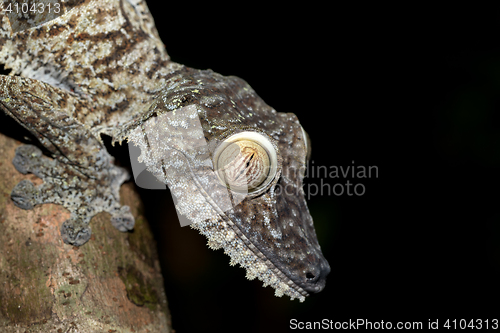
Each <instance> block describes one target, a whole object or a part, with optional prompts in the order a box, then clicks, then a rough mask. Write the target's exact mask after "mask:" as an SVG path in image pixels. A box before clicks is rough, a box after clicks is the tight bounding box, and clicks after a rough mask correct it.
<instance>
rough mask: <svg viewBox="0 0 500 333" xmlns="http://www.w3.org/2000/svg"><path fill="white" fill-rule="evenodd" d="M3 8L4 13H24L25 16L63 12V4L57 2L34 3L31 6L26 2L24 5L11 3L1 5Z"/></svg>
mask: <svg viewBox="0 0 500 333" xmlns="http://www.w3.org/2000/svg"><path fill="white" fill-rule="evenodd" d="M0 6H2V7H3V8H2V13H4V14H5V13H17V14H20V13H23V14H28V13H32V14H36V13H39V14H43V13H55V14H59V13H60V12H61V4H60V3H58V2H56V3H50V2H49V3H46V4H45V3H43V2H38V3H37V2H34V3H32V4H31V5H30V4H28V3H27V2H24V3H22V4H19V3H17V2H16V3H14V4H12V3H9V4H8V5H7V6H5V5H2V4H0Z"/></svg>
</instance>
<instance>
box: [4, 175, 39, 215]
mask: <svg viewBox="0 0 500 333" xmlns="http://www.w3.org/2000/svg"><path fill="white" fill-rule="evenodd" d="M37 195H38V189H37V188H36V187H35V185H33V183H32V182H31V181H29V180H27V179H24V180H21V181H20V182H19V183H18V184H17V185H16V187H14V189H13V190H12V192H11V193H10V197H11V199H12V201H13V202H14V204H15V205H16V206H17V207H19V208H22V209H33V207H34V206H35V205H36V197H37Z"/></svg>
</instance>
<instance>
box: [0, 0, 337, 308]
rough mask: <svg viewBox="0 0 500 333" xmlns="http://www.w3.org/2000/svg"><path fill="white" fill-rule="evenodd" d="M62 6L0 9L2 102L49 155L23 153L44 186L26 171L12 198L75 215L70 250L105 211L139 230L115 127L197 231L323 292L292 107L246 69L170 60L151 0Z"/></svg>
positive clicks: (250, 274)
mask: <svg viewBox="0 0 500 333" xmlns="http://www.w3.org/2000/svg"><path fill="white" fill-rule="evenodd" d="M59 3H60V6H61V8H60V10H61V13H60V16H58V17H55V18H51V19H50V20H47V19H45V21H44V20H43V19H42V18H39V17H31V21H30V20H29V19H25V20H24V21H23V20H22V19H19V20H18V21H15V20H13V19H12V17H9V16H7V15H2V16H0V18H1V20H0V63H3V64H5V68H6V69H10V70H11V72H10V74H9V75H1V76H0V109H2V110H3V111H4V112H5V113H6V114H7V115H9V116H10V117H12V118H14V119H15V120H16V121H17V122H18V123H19V124H21V125H22V126H23V127H24V128H26V129H27V130H28V131H30V132H31V133H32V134H33V135H34V136H35V137H36V138H37V139H38V140H39V142H40V144H41V145H42V146H43V147H45V148H46V150H47V152H48V153H47V155H50V156H46V155H44V154H43V153H42V151H41V150H40V148H38V147H37V146H35V145H23V146H20V147H19V148H17V150H16V155H15V157H14V159H13V162H12V163H13V164H14V166H15V168H16V169H17V170H18V171H19V172H21V173H23V174H27V173H32V174H34V175H36V176H37V177H39V178H41V179H42V180H43V183H42V184H41V185H38V186H35V185H34V184H33V183H32V182H31V181H29V180H22V181H21V182H20V183H19V184H17V185H16V186H15V187H14V189H13V190H12V192H11V199H12V201H13V202H14V204H15V205H16V206H17V207H19V208H21V209H32V208H33V207H34V206H35V205H40V204H44V203H56V204H60V205H63V206H64V207H65V208H66V209H68V210H69V212H70V214H71V215H70V218H69V219H68V220H66V221H65V222H64V223H63V224H62V226H61V228H60V233H61V237H62V240H63V241H64V242H65V243H67V244H71V245H75V246H82V245H84V244H85V243H86V242H87V241H88V240H89V239H90V237H91V227H90V220H91V218H92V217H93V216H94V215H96V214H97V213H99V212H103V211H105V212H109V213H110V214H111V223H112V224H113V226H115V227H116V228H117V229H119V230H120V231H123V232H127V231H130V230H133V227H134V216H133V215H132V214H131V211H130V209H129V207H127V206H123V205H121V204H120V196H119V189H120V186H121V185H122V184H123V183H124V182H125V181H127V180H128V179H129V173H128V172H127V171H126V170H125V169H123V168H121V167H119V166H117V165H115V164H114V159H113V157H112V156H111V155H110V154H109V152H108V151H107V150H106V148H105V146H104V144H103V139H102V138H103V137H104V136H109V137H111V140H112V142H113V144H122V143H123V142H129V143H132V144H133V145H135V146H138V147H139V148H141V155H140V156H139V161H140V162H142V163H144V164H145V165H146V167H147V170H148V171H150V172H151V173H152V174H153V175H154V176H155V177H156V179H157V180H158V181H160V182H162V183H163V184H166V185H168V187H169V189H170V191H171V192H172V193H173V194H174V195H175V197H176V198H177V201H176V208H177V210H178V211H179V212H180V213H181V214H182V215H183V216H185V217H186V218H187V219H188V220H189V221H190V222H191V224H190V226H191V228H193V229H195V230H198V231H199V232H200V233H201V234H202V235H204V236H205V237H206V238H207V240H208V243H207V244H208V246H209V247H210V248H211V249H223V250H224V252H225V253H226V254H227V255H228V256H229V257H230V264H231V265H236V264H239V265H240V266H241V267H243V268H244V269H245V270H246V277H247V278H248V279H255V278H258V279H259V280H261V281H262V282H263V284H264V286H271V287H272V288H274V289H275V295H276V296H279V297H281V296H283V295H287V296H289V297H290V298H291V299H292V300H293V299H299V300H300V301H301V302H302V301H304V299H305V297H307V296H309V295H310V294H311V293H317V292H320V291H321V290H323V289H324V287H325V281H326V276H327V275H328V274H329V272H330V266H329V264H328V262H327V260H326V259H325V258H324V256H323V254H322V252H321V248H320V245H319V243H318V240H317V236H316V232H315V229H314V224H313V219H312V217H311V215H310V212H309V210H308V207H307V202H306V199H305V195H304V190H303V178H304V171H305V168H304V167H305V165H306V162H307V160H308V158H309V156H310V152H311V143H310V140H309V138H308V135H307V133H306V132H305V130H304V129H303V127H302V126H301V124H300V122H299V120H298V118H297V117H296V116H295V114H293V113H283V112H277V111H276V110H274V109H273V108H272V107H270V106H268V105H267V104H266V103H265V102H264V101H263V100H262V99H261V98H260V97H259V96H258V95H257V94H256V92H255V91H254V90H253V89H252V88H251V87H250V86H249V85H248V83H246V82H245V81H244V80H242V79H240V78H238V77H235V76H223V75H220V74H217V73H215V72H213V71H212V70H209V69H207V70H198V69H193V68H189V67H187V66H184V65H182V64H179V63H176V62H174V61H172V60H171V59H170V57H169V55H168V54H167V52H166V48H165V45H164V44H163V42H162V40H161V39H160V37H159V34H158V31H157V29H156V27H155V24H154V20H153V17H152V15H151V13H150V11H149V9H148V7H147V4H146V2H145V1H144V0H99V1H98V0H68V1H60V2H59ZM27 15H28V16H29V15H31V14H27ZM37 20H38V21H37ZM14 21H15V22H14ZM13 22H14V23H13ZM30 24H31V25H30Z"/></svg>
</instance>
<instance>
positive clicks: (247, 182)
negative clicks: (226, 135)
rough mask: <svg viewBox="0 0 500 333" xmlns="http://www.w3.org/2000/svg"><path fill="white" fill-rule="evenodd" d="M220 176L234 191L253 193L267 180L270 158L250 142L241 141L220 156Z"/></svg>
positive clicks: (260, 147)
mask: <svg viewBox="0 0 500 333" xmlns="http://www.w3.org/2000/svg"><path fill="white" fill-rule="evenodd" d="M218 168H219V175H220V176H221V178H222V179H223V180H224V182H225V183H226V185H227V186H228V187H230V188H231V189H234V190H247V191H252V190H254V189H256V188H257V187H258V186H259V185H261V184H262V183H263V182H264V180H266V178H267V176H268V174H269V156H268V154H267V152H266V150H265V149H264V148H263V147H262V146H261V145H259V144H258V143H256V142H255V141H250V140H239V141H236V142H234V143H232V144H230V145H229V146H227V147H226V148H225V149H224V151H223V152H222V153H221V154H220V156H219V160H218Z"/></svg>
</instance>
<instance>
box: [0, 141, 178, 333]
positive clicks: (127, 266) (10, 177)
mask: <svg viewBox="0 0 500 333" xmlns="http://www.w3.org/2000/svg"><path fill="white" fill-rule="evenodd" d="M20 144H21V143H20V142H17V141H15V140H13V139H11V138H8V137H6V136H3V135H1V134H0V156H1V159H0V331H1V332H4V333H10V332H79V333H87V332H120V333H122V332H123V333H125V332H155V333H156V332H172V329H171V321H170V314H169V311H168V306H167V299H166V297H165V292H164V289H163V277H162V276H161V270H160V264H159V261H158V258H157V253H156V244H155V241H154V238H153V236H152V234H151V231H150V229H149V226H148V224H147V222H146V220H145V218H144V216H143V214H142V206H141V202H140V199H139V197H138V195H137V193H135V192H134V187H133V184H131V183H128V184H125V185H124V186H122V188H121V191H120V194H121V199H122V203H123V204H126V205H128V206H130V208H131V210H132V213H133V214H134V216H135V218H136V224H135V228H134V231H133V232H130V233H122V232H120V231H118V230H116V229H115V228H114V227H113V226H112V225H111V223H110V221H109V220H110V215H109V214H107V213H101V214H99V215H97V216H95V217H94V218H93V219H92V221H91V223H90V225H91V228H92V238H91V240H90V241H89V242H88V243H86V244H85V245H83V246H81V247H79V248H78V247H73V246H71V245H67V244H64V243H63V242H62V239H61V236H60V232H59V229H60V226H61V223H63V222H64V221H65V220H66V219H67V218H68V217H69V212H68V211H67V210H66V209H64V208H63V207H62V206H59V205H53V204H45V205H39V206H36V207H35V208H34V209H33V210H22V209H20V208H18V207H16V206H15V205H14V204H13V202H12V201H11V199H10V192H11V190H12V188H14V186H15V185H16V184H17V183H18V182H19V181H21V180H22V179H30V180H31V181H32V182H33V183H34V184H35V185H37V184H40V183H41V180H40V179H38V178H37V177H36V176H34V175H22V174H20V173H19V172H17V171H16V170H15V168H14V167H13V165H12V163H11V161H12V158H13V157H14V151H15V148H17V147H18V146H19V145H20Z"/></svg>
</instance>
